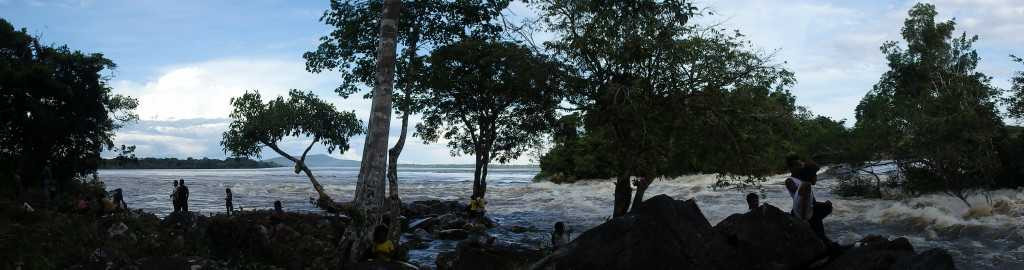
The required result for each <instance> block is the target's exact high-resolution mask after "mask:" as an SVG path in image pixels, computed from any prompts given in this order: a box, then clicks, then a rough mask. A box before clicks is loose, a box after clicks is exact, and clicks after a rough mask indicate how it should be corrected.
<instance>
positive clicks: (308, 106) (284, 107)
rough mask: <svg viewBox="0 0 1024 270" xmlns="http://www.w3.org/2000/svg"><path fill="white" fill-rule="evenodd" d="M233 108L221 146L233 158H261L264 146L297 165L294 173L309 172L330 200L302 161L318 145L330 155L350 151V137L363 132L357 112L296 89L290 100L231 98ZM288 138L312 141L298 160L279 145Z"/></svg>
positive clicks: (254, 96)
mask: <svg viewBox="0 0 1024 270" xmlns="http://www.w3.org/2000/svg"><path fill="white" fill-rule="evenodd" d="M231 106H232V107H234V109H233V110H232V111H231V115H230V116H231V119H232V122H231V124H230V125H229V126H228V130H227V131H225V132H224V135H223V139H222V140H221V143H220V144H221V146H223V147H224V152H225V153H230V154H231V155H232V156H234V157H256V158H259V157H260V156H261V155H262V150H263V147H269V148H270V149H271V150H273V151H274V152H276V153H277V154H279V155H281V156H282V157H285V158H287V159H289V160H291V161H293V162H295V173H299V171H304V172H305V173H306V176H308V177H309V180H310V181H311V182H312V183H313V186H314V188H316V191H317V193H319V195H320V199H321V201H323V200H325V199H330V197H329V196H328V195H327V194H326V193H325V192H324V191H323V187H321V186H320V183H318V182H317V181H316V178H315V177H314V176H313V173H312V172H311V171H310V170H309V167H307V166H306V165H305V164H304V163H303V161H305V159H306V154H308V153H309V151H310V149H312V148H313V146H314V145H316V144H317V143H321V144H323V145H324V146H325V147H326V148H327V152H328V153H333V152H334V151H335V150H337V151H338V152H342V153H344V152H345V151H348V148H349V138H350V137H352V136H354V135H358V134H362V133H363V126H362V121H360V120H358V119H356V115H355V113H354V112H348V111H338V110H337V109H336V108H335V107H334V105H333V104H330V103H328V102H326V101H323V100H321V99H320V98H319V97H317V96H316V95H314V94H313V93H312V92H302V91H299V90H294V89H293V90H291V91H289V92H288V99H285V98H284V97H280V96H279V97H277V98H275V99H273V100H270V101H268V102H266V103H264V102H263V99H262V97H260V94H259V92H258V91H253V92H248V91H247V92H245V94H243V95H242V96H240V97H235V98H231ZM285 137H308V138H312V139H313V140H312V142H311V143H310V144H309V146H307V147H306V150H305V151H303V152H302V154H301V155H300V156H299V157H295V156H293V155H291V154H288V153H287V152H285V151H284V150H283V149H281V147H280V146H278V143H279V142H280V141H281V140H282V139H284V138H285Z"/></svg>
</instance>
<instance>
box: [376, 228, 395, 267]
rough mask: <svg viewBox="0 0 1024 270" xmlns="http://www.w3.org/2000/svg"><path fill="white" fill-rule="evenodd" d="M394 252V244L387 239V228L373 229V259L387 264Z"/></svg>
mask: <svg viewBox="0 0 1024 270" xmlns="http://www.w3.org/2000/svg"><path fill="white" fill-rule="evenodd" d="M394 252H395V244H394V243H391V240H389V239H388V226H385V225H377V227H376V228H374V229H373V252H372V254H373V259H374V260H378V261H385V262H389V261H391V258H392V256H393V253H394Z"/></svg>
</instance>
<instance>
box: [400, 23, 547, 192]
mask: <svg viewBox="0 0 1024 270" xmlns="http://www.w3.org/2000/svg"><path fill="white" fill-rule="evenodd" d="M430 60H431V65H430V71H431V72H430V80H429V81H428V83H427V85H428V87H429V89H430V92H429V94H428V96H427V98H426V99H425V101H426V102H428V103H430V104H431V106H428V107H426V110H424V111H423V122H422V123H420V124H418V125H416V134H417V135H418V136H420V137H422V138H423V140H424V141H425V142H437V141H438V140H439V139H444V140H445V141H447V142H448V143H447V145H448V148H450V149H451V152H452V154H453V155H459V154H468V155H474V156H475V158H476V159H475V168H474V171H473V195H474V196H481V197H482V196H484V195H485V194H486V192H487V166H488V164H490V163H491V161H495V160H496V161H498V162H499V163H506V162H508V161H510V160H513V159H516V158H518V157H519V156H520V155H522V154H523V152H524V151H526V150H527V149H529V147H530V146H532V145H535V144H537V143H539V142H538V141H539V140H540V139H541V136H542V134H544V133H546V132H547V131H548V130H549V129H550V128H551V125H552V124H553V123H554V121H555V119H556V113H555V109H556V108H557V106H558V103H559V102H560V96H559V95H558V93H557V91H559V90H560V88H561V87H562V85H561V84H560V79H562V78H560V76H559V74H561V73H562V71H561V70H560V67H559V65H558V64H557V63H553V62H551V61H549V60H548V59H546V58H545V57H543V56H540V55H536V54H534V53H532V52H530V50H529V49H527V48H526V47H523V46H521V45H517V44H515V43H511V42H501V41H484V40H472V39H471V40H465V41H462V42H460V43H457V44H453V45H447V46H443V47H440V48H437V49H436V50H435V51H434V52H433V54H432V55H431V58H430Z"/></svg>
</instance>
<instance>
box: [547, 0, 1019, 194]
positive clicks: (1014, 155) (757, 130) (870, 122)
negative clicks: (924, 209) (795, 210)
mask: <svg viewBox="0 0 1024 270" xmlns="http://www.w3.org/2000/svg"><path fill="white" fill-rule="evenodd" d="M591 8H593V7H591ZM937 14H938V12H937V11H936V10H935V6H933V5H931V4H918V5H915V6H914V7H913V8H912V9H911V10H910V11H909V12H908V18H907V19H906V21H905V24H904V26H903V28H902V32H901V33H902V37H903V41H902V42H897V41H889V42H885V43H884V44H882V46H881V50H882V52H883V54H884V55H885V60H886V61H887V63H888V66H889V70H888V71H886V72H885V73H884V74H882V75H881V78H880V79H879V81H878V83H876V84H875V85H874V87H872V89H870V90H869V91H868V92H867V94H866V95H865V96H864V98H863V99H862V100H861V102H860V103H859V104H858V106H857V108H856V122H855V124H854V125H853V126H852V127H847V126H846V124H845V123H844V122H843V121H836V120H833V119H829V118H827V117H822V116H814V115H812V114H811V113H809V112H807V111H806V110H803V109H801V108H799V107H796V106H794V102H793V97H792V96H791V95H790V94H789V93H788V91H786V90H785V89H786V88H787V87H788V86H790V85H791V84H792V77H791V76H792V74H789V73H788V72H785V70H782V69H780V68H778V67H774V66H771V65H767V63H769V62H767V61H765V60H763V59H765V58H764V56H759V55H756V54H749V53H747V51H746V50H745V49H744V47H743V46H740V45H739V44H743V43H741V42H739V41H738V40H737V39H736V38H734V37H730V36H724V35H708V34H704V35H700V38H690V39H698V40H701V42H692V41H691V42H689V43H688V45H690V46H693V45H691V44H709V43H712V44H713V43H714V42H719V43H720V44H722V45H719V46H720V47H719V49H723V50H724V51H727V52H730V53H717V54H714V53H709V52H708V51H709V50H708V48H702V49H699V50H698V52H691V53H689V54H686V55H688V56H694V55H695V56H697V57H695V58H693V59H701V61H706V60H708V59H709V58H710V59H714V60H715V61H714V62H715V63H716V66H721V67H727V66H728V67H733V66H739V67H746V68H748V69H750V68H760V70H761V71H760V72H758V73H743V74H735V75H739V76H730V74H729V73H728V72H727V71H728V70H732V69H727V70H722V71H715V70H714V69H711V70H704V72H703V73H700V74H712V76H710V77H707V78H702V77H698V78H692V77H686V76H683V77H682V78H685V79H687V82H704V81H710V82H714V83H712V84H699V83H698V85H697V86H698V87H696V89H699V91H693V90H691V91H681V92H679V93H677V95H681V96H682V97H679V98H677V97H675V96H672V95H669V96H660V97H659V98H658V99H649V100H648V99H644V98H645V96H643V95H637V94H635V93H629V94H624V93H622V92H614V91H613V92H611V93H605V94H603V95H600V96H598V97H599V98H598V99H596V100H591V102H593V103H591V104H584V105H590V107H587V106H581V107H582V108H585V109H584V110H583V111H581V112H579V113H574V114H570V115H566V116H564V117H562V118H561V119H560V120H559V123H558V125H557V128H556V130H555V131H554V133H553V138H554V147H553V148H552V149H551V150H550V151H549V152H548V153H547V154H546V155H544V156H543V157H542V159H541V168H542V170H543V172H542V174H541V177H546V178H548V179H551V180H552V181H560V182H571V181H575V180H577V179H595V178H596V179H607V178H617V179H619V180H618V182H619V183H620V184H622V183H628V181H629V180H628V179H630V176H634V177H635V176H641V177H650V176H674V175H680V174H686V173H719V174H721V175H722V176H724V177H723V178H722V179H723V181H721V182H720V183H722V184H757V183H759V180H763V176H765V175H767V174H770V173H775V172H780V171H781V169H782V167H783V164H782V162H781V160H782V157H783V156H785V155H786V154H787V153H796V154H799V155H801V156H804V157H808V158H810V159H813V160H815V161H817V162H819V163H826V164H837V165H839V164H841V165H844V166H843V168H845V172H846V173H845V174H843V175H841V177H840V180H841V185H840V187H839V191H840V193H841V194H845V195H859V196H880V195H881V194H880V193H881V190H882V189H883V188H889V189H895V190H897V191H899V192H902V193H906V194H917V193H923V192H945V193H947V194H949V195H952V196H955V197H957V198H960V199H961V200H963V201H964V202H965V203H967V197H968V196H969V195H971V194H973V193H976V192H981V191H984V190H986V189H993V188H1001V187H1019V186H1021V185H1022V184H1024V180H1021V179H1024V138H1022V137H1021V136H1020V134H1021V129H1020V128H1019V127H1013V126H1007V125H1005V124H1004V123H1005V121H1007V120H1010V119H1021V118H1022V116H1024V72H1016V73H1015V74H1014V75H1015V76H1014V77H1013V78H1012V79H1011V80H1012V87H1011V88H1010V89H1000V88H998V87H995V86H994V85H992V82H991V81H992V78H991V77H990V76H988V75H986V74H984V73H982V72H980V71H978V70H977V67H978V62H979V61H980V58H979V57H978V53H977V51H976V50H975V49H974V48H973V44H974V42H976V41H977V40H978V37H977V36H971V35H968V34H967V33H959V34H958V33H956V31H955V25H956V24H955V22H954V21H952V20H951V21H936V20H935V17H936V15H937ZM565 16H567V17H569V16H570V15H565ZM572 18H575V17H572ZM575 19H577V20H576V21H584V22H586V21H590V20H594V18H590V19H580V18H575ZM563 23H566V24H564V25H565V26H568V25H570V24H569V23H571V22H563ZM610 24H611V25H614V23H610ZM575 30H585V29H575ZM584 33H585V31H584ZM708 37H711V38H712V39H711V40H712V41H713V42H708V41H707V40H706V39H707V38H708ZM684 40H687V39H684ZM591 41H592V40H591ZM572 44H576V46H586V45H579V43H572ZM602 44H603V43H602ZM567 45H568V44H567ZM651 45H652V46H653V45H654V44H651ZM569 47H570V48H571V47H572V46H569ZM612 51H616V50H615V49H612ZM627 51H628V50H627ZM586 52H587V54H586V57H595V56H594V55H593V53H592V52H601V49H600V48H588V50H587V51H586ZM609 53H612V52H609ZM674 53H676V54H679V53H682V52H674ZM644 55H659V54H657V53H654V52H649V53H646V54H644ZM607 57H608V59H603V58H600V57H598V59H601V60H602V61H600V62H601V63H606V62H611V63H617V62H624V61H627V60H623V59H616V58H614V56H612V55H610V56H607ZM711 57H714V58H711ZM1010 57H1011V59H1013V60H1014V61H1015V62H1018V63H1022V64H1024V60H1022V59H1020V58H1019V57H1015V56H1012V55H1011V56H1010ZM580 58H581V60H580V61H584V60H585V59H582V58H584V57H583V56H582V55H581V56H580ZM681 59H687V58H686V57H681ZM677 61H678V60H677ZM730 61H738V62H737V63H735V64H731V63H732V62H730ZM667 63H672V62H671V61H668V62H667ZM697 63H699V62H694V63H688V62H685V61H682V62H677V64H679V65H682V66H685V67H687V68H688V69H689V70H697V68H698V67H699V65H698V64H697ZM638 66H639V65H638ZM618 70H630V69H618ZM740 70H743V69H740ZM597 71H598V70H595V71H594V72H593V73H595V74H603V72H597ZM638 71H645V70H642V69H640V70H638ZM651 73H655V74H657V71H649V72H643V73H642V74H651ZM755 74H756V75H755ZM672 75H674V76H678V74H675V73H673V74H672ZM619 78H621V77H614V76H613V77H610V78H608V80H609V81H612V82H614V80H616V79H619ZM626 78H634V79H636V77H630V76H626ZM648 78H650V76H648ZM730 78H732V79H734V80H728V79H730ZM657 79H658V80H657V81H654V82H646V83H645V84H641V85H664V84H668V85H674V84H673V83H672V80H673V79H675V78H657ZM683 85H684V86H686V84H683ZM708 86H717V87H721V88H719V89H716V88H708ZM606 87H610V88H611V89H615V87H622V86H620V85H610V86H606ZM683 89H686V87H683ZM658 90H661V89H658ZM651 93H659V92H658V91H653V90H652V91H651ZM659 100H663V101H665V102H664V103H660V104H659V103H658V102H657V101H659ZM602 102H606V104H607V105H605V106H608V105H615V106H613V107H610V108H602V105H603V104H602ZM1001 105H1002V106H1005V107H1006V108H1007V109H1008V110H1007V113H1001V112H1000V111H999V106H1001ZM879 165H884V166H888V167H891V168H895V170H891V171H889V172H887V173H886V175H882V176H880V175H878V173H875V172H874V170H871V169H870V167H872V166H879ZM737 176H739V177H737ZM643 179H644V178H641V180H643ZM883 179H886V180H885V181H883ZM646 181H648V182H649V181H650V180H646ZM632 184H633V185H632V186H635V187H637V188H639V189H642V188H645V185H646V184H648V183H645V182H644V181H640V180H636V179H635V178H634V179H633V180H632ZM883 186H884V187H883Z"/></svg>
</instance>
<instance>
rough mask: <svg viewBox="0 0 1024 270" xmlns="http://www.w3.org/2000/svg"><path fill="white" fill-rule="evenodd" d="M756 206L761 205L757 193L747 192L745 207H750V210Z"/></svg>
mask: <svg viewBox="0 0 1024 270" xmlns="http://www.w3.org/2000/svg"><path fill="white" fill-rule="evenodd" d="M758 206H761V202H760V198H759V197H758V196H757V193H753V192H751V193H750V194H747V208H748V209H750V211H754V209H757V207H758Z"/></svg>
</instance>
